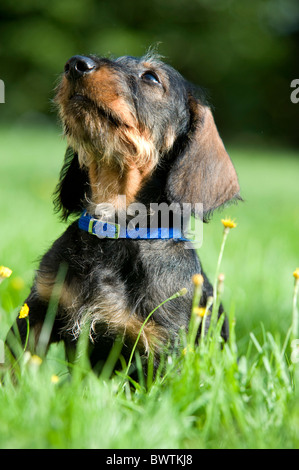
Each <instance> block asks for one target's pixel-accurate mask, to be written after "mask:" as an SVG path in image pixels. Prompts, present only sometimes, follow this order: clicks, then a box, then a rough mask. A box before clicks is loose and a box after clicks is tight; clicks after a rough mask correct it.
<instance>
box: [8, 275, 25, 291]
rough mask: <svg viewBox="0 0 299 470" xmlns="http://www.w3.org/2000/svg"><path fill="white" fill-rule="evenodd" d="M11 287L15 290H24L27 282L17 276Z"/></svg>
mask: <svg viewBox="0 0 299 470" xmlns="http://www.w3.org/2000/svg"><path fill="white" fill-rule="evenodd" d="M11 287H12V288H13V289H14V290H22V289H23V288H24V287H25V282H24V280H23V279H22V278H21V277H20V276H16V277H15V278H14V279H12V280H11Z"/></svg>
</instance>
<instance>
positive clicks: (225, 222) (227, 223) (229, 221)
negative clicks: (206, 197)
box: [221, 217, 237, 228]
mask: <svg viewBox="0 0 299 470" xmlns="http://www.w3.org/2000/svg"><path fill="white" fill-rule="evenodd" d="M221 222H222V224H223V226H224V228H235V227H236V226H237V224H236V222H235V221H234V220H232V219H231V218H230V217H227V218H226V219H221Z"/></svg>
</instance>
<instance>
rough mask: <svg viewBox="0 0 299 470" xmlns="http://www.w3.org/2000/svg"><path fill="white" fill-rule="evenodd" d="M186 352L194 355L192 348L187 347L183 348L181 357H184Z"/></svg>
mask: <svg viewBox="0 0 299 470" xmlns="http://www.w3.org/2000/svg"><path fill="white" fill-rule="evenodd" d="M187 352H191V353H194V348H192V347H191V346H188V347H187V348H184V349H183V351H182V353H183V356H186V354H187Z"/></svg>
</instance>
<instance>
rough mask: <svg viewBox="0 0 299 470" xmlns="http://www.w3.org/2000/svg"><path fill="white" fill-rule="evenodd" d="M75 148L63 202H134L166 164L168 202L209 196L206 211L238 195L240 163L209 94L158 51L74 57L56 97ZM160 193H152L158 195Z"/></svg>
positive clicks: (77, 205) (74, 205)
mask: <svg viewBox="0 0 299 470" xmlns="http://www.w3.org/2000/svg"><path fill="white" fill-rule="evenodd" d="M55 101H56V103H57V104H58V108H59V114H60V117H61V120H62V122H63V126H64V132H65V135H66V136H67V139H68V144H69V148H68V151H67V153H66V159H65V164H64V167H63V169H62V173H61V179H60V183H59V185H58V187H57V194H56V196H57V197H56V204H57V206H58V208H60V209H63V214H64V216H65V217H67V216H68V215H69V214H70V213H76V212H78V211H80V210H82V208H83V207H84V205H86V203H84V200H85V199H89V200H91V201H92V202H93V203H94V204H98V203H102V202H113V200H114V199H115V196H116V195H117V194H122V195H126V196H127V204H130V203H131V202H133V201H136V200H138V194H140V192H141V191H142V188H143V187H144V185H145V184H147V183H148V181H149V180H151V179H153V178H155V173H156V172H157V171H159V169H160V168H161V167H163V168H164V170H165V171H164V172H165V174H166V177H165V179H164V183H163V186H164V187H163V188H159V193H160V194H161V193H163V195H164V197H165V202H178V203H183V202H185V203H191V204H192V206H193V207H195V204H196V203H202V204H203V209H204V213H205V214H207V213H209V212H211V211H213V210H214V209H216V208H217V207H219V206H221V205H222V204H224V203H225V202H228V201H230V200H231V199H233V198H236V197H238V194H239V184H238V179H237V175H236V172H235V169H234V167H233V165H232V162H231V160H230V158H229V156H228V154H227V152H226V150H225V148H224V145H223V143H222V140H221V138H220V137H219V134H218V131H217V129H216V126H215V123H214V119H213V116H212V113H211V110H210V108H209V106H208V105H207V103H206V102H205V100H204V98H203V94H202V93H200V92H199V96H198V93H197V97H196V96H195V93H194V88H193V86H192V85H190V84H189V83H188V82H187V81H186V80H185V79H184V78H183V77H182V76H181V75H180V74H179V73H178V72H177V71H176V70H174V69H173V68H172V67H170V66H169V65H166V64H165V63H163V62H162V61H161V60H159V59H158V58H156V57H155V56H152V55H147V56H144V57H142V58H140V59H137V58H134V57H120V58H118V59H116V60H110V59H104V58H98V57H95V56H89V57H84V56H74V57H72V58H71V59H70V60H69V61H68V62H67V63H66V65H65V72H64V74H63V77H62V80H61V83H60V85H59V87H58V90H57V95H56V98H55ZM155 198H156V195H155V194H154V193H153V194H152V201H151V202H155Z"/></svg>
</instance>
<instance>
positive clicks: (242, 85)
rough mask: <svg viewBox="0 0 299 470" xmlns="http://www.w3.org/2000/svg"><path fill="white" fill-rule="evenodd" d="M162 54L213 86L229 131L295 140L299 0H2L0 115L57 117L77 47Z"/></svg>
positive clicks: (8, 118)
mask: <svg viewBox="0 0 299 470" xmlns="http://www.w3.org/2000/svg"><path fill="white" fill-rule="evenodd" d="M157 43H160V44H159V46H158V51H159V53H161V54H162V55H164V56H165V58H166V61H167V62H169V63H170V64H171V65H173V66H174V67H175V68H177V69H178V70H179V71H180V72H181V73H182V74H183V75H184V76H185V77H186V78H187V79H189V80H190V81H192V82H194V83H195V84H198V85H201V86H203V87H205V88H207V89H208V92H209V95H210V100H211V102H212V103H213V105H214V106H215V115H216V122H217V124H218V127H219V128H220V131H221V133H222V135H223V137H224V138H225V139H230V141H238V142H250V143H256V142H257V143H258V144H260V143H261V142H263V143H265V142H266V144H267V145H269V144H272V143H274V144H277V142H279V143H282V144H283V145H288V146H297V145H298V144H299V133H298V113H299V104H298V105H296V104H293V103H292V102H291V100H290V94H291V91H292V89H291V88H290V83H291V81H292V80H293V79H294V78H299V70H298V68H299V65H298V56H299V2H298V0H251V1H250V2H249V1H247V2H246V1H240V0H192V1H190V0H163V1H161V0H151V1H150V2H147V1H143V0H141V1H140V0H138V1H135V0H132V1H130V2H125V1H124V0H118V1H114V2H112V1H109V0H107V1H96V0H63V1H61V0H51V2H49V1H44V0H26V1H20V2H15V1H10V0H2V1H1V4H0V78H1V79H2V80H4V82H5V86H6V103H5V104H1V105H0V122H5V123H11V122H12V123H16V122H17V123H18V124H22V125H23V124H28V123H29V124H37V123H38V124H39V123H43V124H49V125H51V124H52V123H53V122H56V121H55V120H56V117H55V112H54V111H53V109H52V107H51V99H52V97H53V89H54V86H55V83H57V80H58V78H59V74H60V73H61V72H62V70H63V66H64V63H65V62H66V60H67V59H68V58H69V57H71V56H72V55H74V54H85V55H86V54H89V53H95V54H99V55H107V54H112V55H114V56H119V55H124V54H129V55H136V56H139V55H142V54H143V53H145V52H146V50H147V49H148V47H150V46H152V45H156V44H157Z"/></svg>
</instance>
